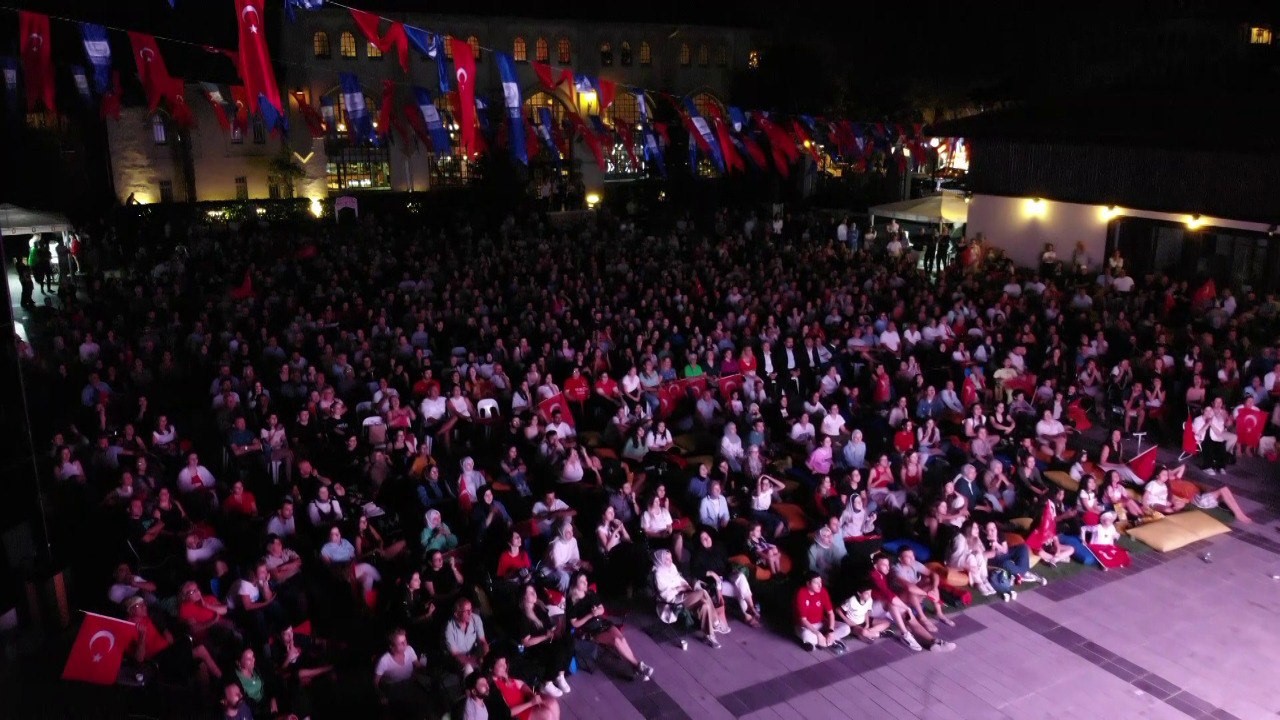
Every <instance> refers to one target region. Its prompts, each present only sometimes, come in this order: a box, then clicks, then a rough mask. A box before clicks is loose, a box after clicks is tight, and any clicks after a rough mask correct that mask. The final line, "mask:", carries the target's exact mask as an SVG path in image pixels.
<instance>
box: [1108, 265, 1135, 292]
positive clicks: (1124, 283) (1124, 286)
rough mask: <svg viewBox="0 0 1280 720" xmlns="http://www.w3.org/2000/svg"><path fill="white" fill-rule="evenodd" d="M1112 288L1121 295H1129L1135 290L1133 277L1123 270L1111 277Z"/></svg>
mask: <svg viewBox="0 0 1280 720" xmlns="http://www.w3.org/2000/svg"><path fill="white" fill-rule="evenodd" d="M1111 289H1112V290H1114V291H1115V292H1117V293H1119V294H1121V295H1128V294H1129V293H1131V292H1133V278H1132V277H1130V276H1129V275H1128V274H1127V273H1125V271H1123V270H1121V271H1120V272H1119V273H1118V274H1117V275H1116V276H1115V277H1114V278H1112V279H1111Z"/></svg>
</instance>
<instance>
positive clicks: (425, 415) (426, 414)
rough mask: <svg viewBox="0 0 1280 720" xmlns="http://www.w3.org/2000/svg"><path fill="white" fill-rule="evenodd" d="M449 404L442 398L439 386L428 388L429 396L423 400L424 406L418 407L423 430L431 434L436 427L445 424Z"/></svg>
mask: <svg viewBox="0 0 1280 720" xmlns="http://www.w3.org/2000/svg"><path fill="white" fill-rule="evenodd" d="M448 408H449V403H448V401H447V400H445V399H444V398H442V397H440V387H439V386H438V385H430V386H428V387H427V396H426V397H425V398H423V399H422V404H421V405H419V406H418V414H419V415H421V416H422V425H423V428H424V429H425V430H426V431H427V432H428V433H430V432H431V431H432V430H433V429H434V428H435V427H436V426H438V425H439V424H440V423H442V422H444V418H445V415H447V414H448V412H449V410H448Z"/></svg>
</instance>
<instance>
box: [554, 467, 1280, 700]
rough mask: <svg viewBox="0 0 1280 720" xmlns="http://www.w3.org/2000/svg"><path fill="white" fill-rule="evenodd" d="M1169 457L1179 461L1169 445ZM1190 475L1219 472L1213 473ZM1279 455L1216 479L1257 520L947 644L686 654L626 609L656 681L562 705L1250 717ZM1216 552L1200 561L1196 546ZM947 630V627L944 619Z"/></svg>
mask: <svg viewBox="0 0 1280 720" xmlns="http://www.w3.org/2000/svg"><path fill="white" fill-rule="evenodd" d="M1165 454H1166V452H1165V451H1163V450H1162V451H1161V455H1162V460H1166V461H1167V460H1172V459H1173V458H1172V457H1164V455H1165ZM1194 474H1195V475H1196V476H1197V477H1198V478H1199V479H1204V480H1206V481H1208V482H1210V483H1213V484H1221V483H1222V482H1224V479H1223V478H1222V477H1218V478H1203V476H1201V475H1200V473H1199V471H1198V470H1197V471H1195V473H1194ZM1276 480H1277V466H1276V465H1275V464H1272V463H1264V462H1262V461H1259V460H1250V459H1246V460H1243V461H1241V463H1240V464H1238V465H1237V466H1235V468H1234V469H1233V472H1232V474H1231V475H1230V476H1228V477H1227V478H1226V479H1225V482H1226V483H1228V484H1230V485H1231V486H1233V487H1234V488H1236V492H1237V494H1238V495H1240V496H1241V503H1242V504H1243V505H1244V506H1245V510H1246V511H1247V512H1250V513H1252V514H1253V516H1254V518H1255V520H1257V522H1256V523H1255V524H1254V525H1252V526H1246V525H1241V524H1239V523H1236V524H1234V525H1233V526H1232V532H1231V534H1229V535H1220V536H1218V537H1216V538H1212V539H1209V540H1205V541H1201V542H1199V543H1196V544H1194V545H1191V546H1188V547H1186V548H1183V549H1181V550H1178V551H1175V552H1172V553H1167V554H1161V553H1157V552H1154V551H1152V552H1144V553H1139V554H1135V556H1134V565H1133V567H1130V568H1128V569H1123V570H1111V571H1107V572H1103V571H1100V570H1094V569H1092V568H1088V569H1083V570H1082V571H1081V572H1078V573H1075V574H1074V575H1072V576H1070V577H1069V578H1066V579H1063V580H1059V581H1056V582H1051V583H1050V584H1049V585H1048V586H1046V587H1045V588H1044V589H1040V590H1035V591H1029V592H1023V593H1021V594H1020V596H1019V598H1018V599H1017V600H1016V601H1015V602H1012V603H995V604H986V605H982V606H980V607H974V608H970V609H968V610H966V611H964V612H963V613H960V614H958V615H955V616H954V617H956V620H957V627H956V628H955V629H951V630H949V631H948V632H944V633H943V637H945V638H947V639H951V640H954V641H956V643H957V645H958V647H957V648H956V650H955V651H954V652H952V653H947V654H937V653H929V652H923V653H912V652H910V651H909V650H907V648H906V647H904V646H902V645H901V644H898V643H897V642H895V641H892V640H881V641H879V642H877V643H876V644H874V645H866V644H863V643H860V642H858V641H850V642H851V643H852V644H851V645H850V652H849V653H847V654H846V655H844V656H840V657H837V656H835V655H832V654H830V653H828V652H825V651H822V650H818V651H815V652H813V653H808V652H805V651H804V650H803V649H802V648H800V647H799V646H798V645H797V644H796V643H795V642H792V641H791V639H790V637H788V636H786V635H783V634H781V633H779V632H777V631H772V630H753V629H751V628H749V627H746V626H745V625H742V624H741V623H733V632H732V633H731V634H730V635H727V636H722V638H721V639H722V641H723V643H724V647H723V648H722V649H720V650H712V649H710V648H708V647H706V646H705V645H702V644H701V643H698V642H696V640H692V639H691V641H690V643H689V648H688V650H684V651H682V650H681V649H680V648H679V647H678V646H676V645H675V644H674V643H671V642H669V641H665V640H664V641H663V642H660V643H659V642H655V640H654V637H653V636H652V635H651V634H650V633H647V632H645V630H647V629H649V630H651V628H652V627H653V624H654V623H653V621H652V620H651V619H650V618H649V617H647V615H646V616H642V617H633V618H630V619H629V620H628V631H627V632H628V636H629V638H630V639H631V643H632V646H633V647H634V648H635V649H636V652H637V654H638V655H639V656H640V657H641V658H642V659H647V661H648V662H649V663H650V664H652V665H654V666H656V667H657V668H658V671H657V674H656V675H655V676H654V680H653V682H649V683H644V682H632V681H630V680H622V679H615V678H612V677H610V676H607V675H606V674H605V673H602V672H596V673H594V674H586V673H579V674H578V675H577V676H576V677H575V678H574V682H573V688H574V689H573V692H572V694H570V695H569V696H567V697H565V698H564V699H562V700H561V705H562V708H563V710H564V712H563V716H564V717H569V718H582V719H583V720H586V719H588V718H609V719H610V720H625V719H626V718H640V717H644V718H672V719H678V718H697V719H698V720H702V719H703V718H706V719H707V720H713V719H720V718H725V719H728V718H749V719H750V720H780V719H783V718H786V719H791V718H903V719H906V718H944V719H947V718H950V719H956V720H959V719H964V720H979V719H981V718H1010V719H1012V720H1032V719H1034V718H1071V719H1073V720H1075V719H1078V718H1088V717H1113V718H1186V717H1192V718H1223V719H1226V718H1242V719H1244V720H1252V719H1254V718H1264V717H1276V716H1277V715H1278V714H1280V692H1276V687H1277V684H1280V669H1278V668H1280V580H1277V579H1274V578H1273V576H1280V522H1277V519H1278V518H1280V514H1277V513H1276V511H1275V509H1276V508H1277V507H1280V505H1277V503H1276V495H1277V493H1275V491H1274V489H1273V488H1274V485H1275V484H1276ZM1206 552H1207V553H1209V554H1210V557H1209V562H1206V561H1205V560H1204V559H1203V558H1202V556H1203V555H1204V554H1205V553H1206ZM945 630H947V629H946V628H944V631H945Z"/></svg>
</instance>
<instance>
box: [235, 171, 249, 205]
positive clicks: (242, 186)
mask: <svg viewBox="0 0 1280 720" xmlns="http://www.w3.org/2000/svg"><path fill="white" fill-rule="evenodd" d="M236 199H237V200H248V199H249V178H247V177H245V176H243V175H241V176H240V177H238V178H236Z"/></svg>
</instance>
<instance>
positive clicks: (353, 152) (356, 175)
mask: <svg viewBox="0 0 1280 720" xmlns="http://www.w3.org/2000/svg"><path fill="white" fill-rule="evenodd" d="M325 154H326V155H327V156H328V158H329V161H328V162H327V163H325V175H326V181H327V184H328V186H329V190H330V191H332V192H339V191H346V190H390V189H391V155H390V148H389V147H388V145H387V144H386V143H384V144H382V145H381V146H377V145H370V144H368V143H361V144H358V145H351V144H348V143H345V142H341V141H339V142H334V143H329V144H326V146H325Z"/></svg>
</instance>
